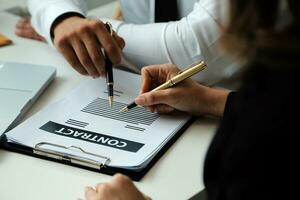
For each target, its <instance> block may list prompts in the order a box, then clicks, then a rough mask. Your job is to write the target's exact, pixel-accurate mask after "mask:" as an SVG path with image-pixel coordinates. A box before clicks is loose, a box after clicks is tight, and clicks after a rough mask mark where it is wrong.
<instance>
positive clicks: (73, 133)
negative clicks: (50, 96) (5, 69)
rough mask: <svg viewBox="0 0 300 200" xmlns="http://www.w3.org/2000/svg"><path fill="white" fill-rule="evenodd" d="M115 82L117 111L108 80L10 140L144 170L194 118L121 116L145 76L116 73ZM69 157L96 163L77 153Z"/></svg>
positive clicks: (78, 91)
mask: <svg viewBox="0 0 300 200" xmlns="http://www.w3.org/2000/svg"><path fill="white" fill-rule="evenodd" d="M114 79H115V86H114V89H115V92H114V95H115V96H114V100H115V102H114V105H113V107H112V108H110V107H109V105H108V101H107V93H106V82H105V80H103V79H97V80H87V81H84V82H83V83H82V84H80V85H79V86H78V87H77V88H75V89H74V90H73V91H72V92H71V93H70V94H67V95H66V97H65V98H63V99H62V100H60V101H58V102H56V103H54V104H52V105H49V106H47V107H46V108H45V109H43V110H42V111H40V112H39V113H37V114H36V115H34V116H33V117H31V118H30V119H28V120H27V121H25V122H24V123H22V124H20V125H19V126H18V127H16V128H15V129H13V130H11V131H10V132H8V133H7V138H8V140H9V141H11V142H18V143H21V144H22V145H26V146H29V147H32V148H34V147H35V145H36V144H38V143H40V142H48V143H54V144H59V145H63V146H71V145H73V146H77V147H80V148H82V149H84V150H85V151H87V152H91V153H93V154H97V155H102V156H106V157H109V158H110V160H111V161H110V163H109V166H113V167H122V168H130V169H139V168H143V167H144V166H145V165H146V164H147V163H148V162H149V161H150V160H151V158H152V157H153V156H154V155H155V154H156V153H157V152H158V151H159V150H160V149H161V148H162V147H163V145H164V144H165V143H166V142H167V141H168V140H169V139H170V138H171V137H172V136H173V135H174V134H175V133H176V132H177V131H178V130H179V129H180V128H181V127H182V126H183V125H184V124H185V123H186V122H187V121H188V120H189V119H190V116H188V115H185V114H182V113H176V114H173V115H158V114H156V113H151V112H147V111H146V110H145V109H144V108H142V107H136V108H134V109H132V110H130V111H129V112H127V113H120V112H119V110H120V109H121V108H122V107H124V106H125V105H126V104H127V103H130V102H131V101H132V100H133V99H134V98H135V97H136V96H137V95H138V91H139V85H140V76H138V75H135V74H132V73H128V72H124V71H119V70H114ZM47 148H49V149H52V147H50V146H49V147H47ZM54 149H55V148H53V150H54ZM55 150H57V149H55ZM70 151H72V150H70ZM69 153H70V154H74V155H77V156H81V157H87V158H91V159H96V158H94V157H91V156H87V155H84V154H83V153H81V152H79V151H77V150H75V149H74V150H73V152H69Z"/></svg>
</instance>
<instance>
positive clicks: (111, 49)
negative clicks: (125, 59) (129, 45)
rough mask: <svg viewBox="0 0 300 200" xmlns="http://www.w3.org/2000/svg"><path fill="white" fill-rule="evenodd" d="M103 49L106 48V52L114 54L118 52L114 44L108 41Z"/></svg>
mask: <svg viewBox="0 0 300 200" xmlns="http://www.w3.org/2000/svg"><path fill="white" fill-rule="evenodd" d="M105 50H106V51H107V52H108V53H110V54H116V53H118V51H117V49H116V47H115V45H113V44H111V43H109V44H107V45H106V47H105Z"/></svg>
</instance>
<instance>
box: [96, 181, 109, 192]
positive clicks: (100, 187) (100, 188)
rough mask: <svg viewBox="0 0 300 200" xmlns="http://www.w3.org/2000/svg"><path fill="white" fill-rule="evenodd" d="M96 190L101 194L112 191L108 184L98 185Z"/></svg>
mask: <svg viewBox="0 0 300 200" xmlns="http://www.w3.org/2000/svg"><path fill="white" fill-rule="evenodd" d="M96 189H97V191H98V192H100V193H106V192H108V191H109V190H110V186H109V185H108V184H106V183H105V184H98V185H97V186H96Z"/></svg>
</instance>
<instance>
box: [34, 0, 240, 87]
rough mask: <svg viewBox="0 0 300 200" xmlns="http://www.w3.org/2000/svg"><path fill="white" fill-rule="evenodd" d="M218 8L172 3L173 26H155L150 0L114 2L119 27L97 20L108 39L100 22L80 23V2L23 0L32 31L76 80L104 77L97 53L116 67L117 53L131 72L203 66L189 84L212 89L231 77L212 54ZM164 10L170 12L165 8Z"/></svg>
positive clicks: (213, 1)
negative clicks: (118, 11)
mask: <svg viewBox="0 0 300 200" xmlns="http://www.w3.org/2000/svg"><path fill="white" fill-rule="evenodd" d="M164 1H166V0H164ZM171 1H172V0H171ZM171 1H170V2H171ZM173 1H174V0H173ZM221 3H222V1H218V0H189V1H186V0H177V7H178V20H173V21H166V22H161V23H155V22H157V21H156V19H155V18H156V17H157V16H156V9H155V8H156V7H155V0H138V1H136V0H120V5H121V9H122V14H123V18H124V21H118V20H112V19H101V21H103V22H106V21H109V22H110V23H111V24H112V26H113V28H114V30H115V32H116V34H114V36H113V38H111V37H110V36H109V35H108V32H107V31H106V30H105V28H104V26H103V23H102V22H101V21H100V20H93V19H88V18H84V17H86V10H87V9H86V2H85V0H43V1H40V0H29V2H28V7H29V11H30V13H31V15H32V24H33V26H34V28H35V29H36V31H37V32H38V33H39V34H41V35H42V36H44V37H45V38H46V40H47V41H48V42H49V43H50V44H52V43H54V46H55V47H56V48H57V49H58V50H59V51H60V52H61V53H62V54H63V55H64V56H65V58H66V59H67V60H68V62H69V63H70V64H71V65H72V67H73V68H74V69H76V70H77V71H78V72H79V73H81V74H86V75H87V74H89V75H91V76H93V77H98V76H103V75H104V60H103V56H102V54H101V47H103V48H104V49H105V50H106V51H107V52H108V55H109V58H110V59H111V60H112V62H113V63H114V64H118V63H119V62H120V61H121V56H120V54H121V53H122V55H123V57H124V58H125V59H124V60H126V61H128V62H130V63H131V64H132V65H133V66H135V67H136V68H137V69H141V68H142V67H143V66H145V65H151V64H159V63H173V64H176V65H177V66H179V67H181V68H184V67H186V66H188V65H190V64H191V63H192V62H196V61H199V60H204V61H205V62H206V63H207V64H208V68H207V69H206V70H204V71H203V72H202V73H199V74H198V75H196V76H195V78H194V79H195V80H197V81H199V82H202V83H204V84H207V85H214V84H218V83H219V82H221V81H223V80H226V79H230V78H231V77H232V76H233V75H234V74H235V71H234V70H232V69H236V68H235V65H234V64H233V62H232V60H230V59H229V58H227V57H225V56H223V55H221V53H220V52H219V50H218V45H217V43H218V40H219V38H220V28H221V26H220V25H221V19H220V18H221V14H220V7H219V6H221V5H220V4H221ZM165 10H166V11H165V13H169V12H170V11H169V8H168V7H165ZM119 36H120V37H119ZM122 38H123V39H124V40H125V43H126V45H125V47H124V41H123V40H122ZM123 47H124V49H123V50H122V52H121V50H120V49H122V48H123ZM128 62H127V63H128Z"/></svg>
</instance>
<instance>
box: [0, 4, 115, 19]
mask: <svg viewBox="0 0 300 200" xmlns="http://www.w3.org/2000/svg"><path fill="white" fill-rule="evenodd" d="M41 1H42V0H41ZM86 1H87V3H88V8H89V10H93V9H95V8H97V7H99V6H104V5H105V4H108V3H111V2H114V1H115V0H86ZM26 4H27V0H0V11H3V10H5V11H8V12H11V13H14V14H17V15H20V16H26V15H28V11H27V9H26Z"/></svg>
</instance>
